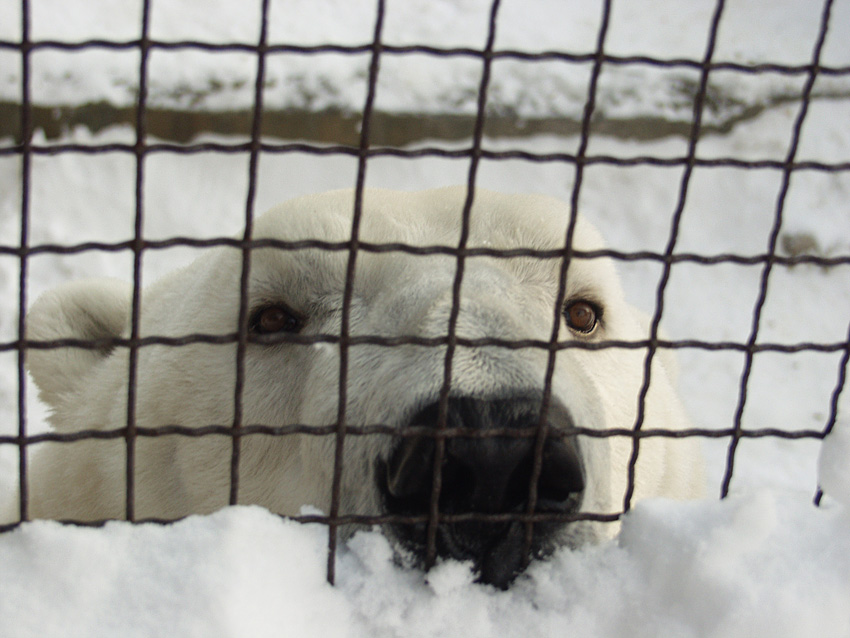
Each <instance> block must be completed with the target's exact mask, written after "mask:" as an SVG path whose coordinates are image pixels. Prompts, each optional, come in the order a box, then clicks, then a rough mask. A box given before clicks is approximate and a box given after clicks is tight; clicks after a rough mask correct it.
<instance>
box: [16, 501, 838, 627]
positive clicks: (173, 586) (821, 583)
mask: <svg viewBox="0 0 850 638" xmlns="http://www.w3.org/2000/svg"><path fill="white" fill-rule="evenodd" d="M848 523H850V517H848V515H847V512H846V510H843V509H841V508H839V507H832V508H825V509H820V510H818V509H815V508H814V507H813V505H812V504H811V499H810V497H809V495H804V494H801V493H796V492H791V491H782V492H780V491H774V492H760V493H757V494H752V495H749V496H747V497H736V498H730V499H728V500H726V501H722V502H696V503H676V502H670V501H664V500H656V501H648V502H647V501H644V502H642V503H640V504H639V505H638V506H637V507H636V508H635V509H634V510H633V511H632V512H631V513H630V514H629V515H627V516H626V517H625V519H624V521H623V531H622V534H621V538H620V542H619V544H617V543H613V542H612V543H608V544H605V545H602V546H599V547H591V548H587V549H584V550H581V551H569V550H562V551H560V552H558V553H557V554H556V555H555V556H554V557H552V559H550V560H548V561H545V562H540V563H536V564H534V565H533V566H532V567H531V568H530V569H529V571H528V573H527V575H525V576H523V577H521V578H520V579H519V580H518V581H517V583H516V584H515V585H514V587H513V588H512V589H510V590H508V591H507V592H502V591H498V590H496V589H493V588H491V587H489V586H483V585H478V584H475V583H474V582H472V581H473V575H472V574H471V573H470V571H469V568H468V566H466V565H464V564H461V563H456V562H445V563H443V564H441V565H438V566H437V567H436V568H435V569H434V570H432V571H431V572H430V573H428V574H427V575H426V574H423V573H422V572H419V571H415V570H407V569H404V568H401V567H398V566H397V565H396V564H395V563H394V562H393V559H392V551H391V549H390V547H389V545H388V543H387V541H386V539H385V538H384V536H382V535H381V534H380V533H379V532H377V531H372V532H361V533H359V534H357V535H356V536H355V537H354V538H353V539H352V540H351V541H350V542H349V544H348V545H347V547H344V548H343V549H342V550H341V552H340V559H339V563H338V568H337V586H336V587H331V586H330V585H328V583H327V582H326V581H325V564H326V547H327V545H326V543H327V532H326V529H325V528H324V526H321V525H299V524H297V523H294V522H291V521H286V520H281V519H280V518H279V517H277V516H274V515H272V514H270V513H268V512H266V511H265V510H262V509H260V508H256V507H236V508H229V509H226V510H223V511H220V512H218V513H216V514H213V515H210V516H204V517H200V516H195V517H191V518H189V519H186V520H184V521H181V522H178V523H175V524H173V525H169V526H165V527H162V526H154V525H138V526H133V525H130V524H127V523H118V522H116V523H109V524H108V525H106V527H105V528H104V529H102V530H93V529H81V528H73V527H64V526H61V525H59V524H57V523H53V522H34V523H28V524H26V525H24V526H22V527H20V528H18V529H17V530H15V531H13V532H11V533H9V534H6V535H3V536H0V565H2V566H3V578H2V580H0V633H2V635H3V636H4V637H6V638H30V637H33V638H36V637H37V638H41V636H45V635H49V636H58V635H63V636H92V635H98V636H122V638H133V637H136V636H154V635H174V636H204V637H205V638H209V637H216V636H222V637H227V636H255V637H263V636H288V635H298V636H306V635H315V636H363V637H369V638H384V637H386V638H390V637H394V636H399V637H404V638H419V637H422V638H424V637H431V636H463V637H464V638H476V637H479V636H480V637H484V636H495V635H498V636H505V637H510V636H521V637H525V636H528V635H535V636H555V635H585V636H597V637H606V636H612V637H614V636H617V637H621V636H625V635H628V636H632V637H634V638H641V637H644V636H646V637H657V636H674V635H675V636H677V637H680V638H688V637H691V636H693V637H697V636H699V637H701V638H711V637H714V636H716V637H718V638H720V637H723V638H730V637H736V636H741V637H746V638H760V637H765V638H784V637H788V638H791V637H794V638H799V637H800V636H818V635H821V636H831V637H836V638H840V637H842V636H850V614H848V612H847V600H850V581H848V579H847V577H846V574H848V573H850V525H848ZM801 539H805V542H801Z"/></svg>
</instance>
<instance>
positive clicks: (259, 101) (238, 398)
mask: <svg viewBox="0 0 850 638" xmlns="http://www.w3.org/2000/svg"><path fill="white" fill-rule="evenodd" d="M268 12H269V0H262V3H261V9H260V38H259V43H258V45H257V76H256V79H255V82H254V112H253V116H252V121H251V151H250V155H249V160H248V192H247V194H246V197H245V231H244V233H243V235H242V271H241V274H240V278H239V319H238V321H239V325H238V328H237V329H238V335H237V340H236V378H235V380H234V384H233V424H232V426H233V427H232V430H231V433H232V436H233V438H232V439H231V450H230V494H229V496H228V503H229V504H230V505H236V504H237V503H238V502H239V461H240V458H241V452H242V438H241V437H240V436H239V434H240V430H241V428H242V425H243V423H242V421H243V412H244V409H243V408H244V406H243V394H244V390H245V352H246V350H247V348H248V313H249V301H250V299H249V297H250V295H249V291H248V288H249V285H250V280H251V245H250V243H251V239H252V237H253V234H254V205H255V202H256V197H257V169H258V166H259V161H260V151H261V148H262V123H263V86H264V83H265V69H266V51H267V47H268Z"/></svg>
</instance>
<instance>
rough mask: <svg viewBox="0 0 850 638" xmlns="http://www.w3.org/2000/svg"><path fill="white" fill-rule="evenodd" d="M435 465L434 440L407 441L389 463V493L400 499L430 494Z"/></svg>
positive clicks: (391, 457)
mask: <svg viewBox="0 0 850 638" xmlns="http://www.w3.org/2000/svg"><path fill="white" fill-rule="evenodd" d="M433 465H434V440H433V438H431V437H415V438H410V439H407V440H405V441H404V442H403V443H402V444H401V445H400V446H399V447H398V448H397V449H396V451H395V452H394V453H393V454H392V455H391V456H390V459H389V462H388V463H387V469H386V481H387V491H388V492H389V494H390V495H391V496H393V497H395V498H398V499H411V498H416V497H424V496H426V495H427V494H430V492H431V482H432V474H433V472H432V468H433Z"/></svg>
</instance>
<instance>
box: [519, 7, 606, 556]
mask: <svg viewBox="0 0 850 638" xmlns="http://www.w3.org/2000/svg"><path fill="white" fill-rule="evenodd" d="M610 19H611V0H605V1H604V2H603V5H602V17H601V20H600V23H599V30H598V32H597V37H596V52H595V55H594V60H593V67H592V69H591V72H590V83H589V85H588V89H587V101H586V102H585V104H584V113H583V115H582V120H581V137H580V139H579V147H578V151H577V152H576V159H575V162H576V164H575V179H574V180H573V188H572V193H571V194H570V219H569V222H568V223H567V231H566V235H565V237H564V255H563V257H562V258H561V260H560V269H559V273H558V289H557V292H556V295H555V305H554V316H553V318H552V332H551V334H550V336H549V355H548V358H547V361H546V374H545V376H544V379H543V398H542V400H541V403H540V415H539V418H538V422H537V435H536V437H535V441H534V460H533V464H532V468H531V478H530V479H529V485H528V504H527V506H526V514H528V515H529V516H530V515H532V514H534V511H535V509H536V508H537V487H538V486H537V484H538V482H539V480H540V473H541V472H542V470H543V448H544V445H545V443H546V437H547V436H548V433H549V422H548V420H547V418H546V417H547V415H548V413H549V407H550V404H551V401H552V381H553V379H554V376H555V362H556V358H557V354H558V339H559V338H560V332H561V317H562V316H563V307H564V302H565V300H566V295H567V271H568V269H569V266H570V262H571V261H572V254H573V235H574V234H575V227H576V223H577V221H578V207H579V194H580V191H581V185H582V181H583V179H584V163H585V157H586V155H587V147H588V146H589V144H590V127H591V121H592V119H593V113H594V110H595V109H596V89H597V85H598V84H599V77H600V76H601V74H602V63H603V60H604V58H605V38H606V36H607V34H608V25H609V24H610ZM533 537H534V522H533V521H532V520H531V519H529V520H527V521H526V523H525V541H524V543H525V544H524V547H525V550H524V552H523V556H524V557H525V559H524V560H527V557H528V555H529V551H530V550H531V543H532V541H533Z"/></svg>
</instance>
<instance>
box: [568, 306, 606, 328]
mask: <svg viewBox="0 0 850 638" xmlns="http://www.w3.org/2000/svg"><path fill="white" fill-rule="evenodd" d="M600 315H601V312H600V311H599V310H598V308H597V307H596V306H595V305H594V304H592V303H590V302H589V301H583V300H579V301H573V302H570V303H568V304H567V307H566V308H564V318H565V319H566V320H567V325H568V326H569V327H570V328H572V329H573V330H575V331H576V332H580V333H582V334H590V333H591V332H593V331H594V330H595V329H596V325H597V324H598V323H599V317H600Z"/></svg>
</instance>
